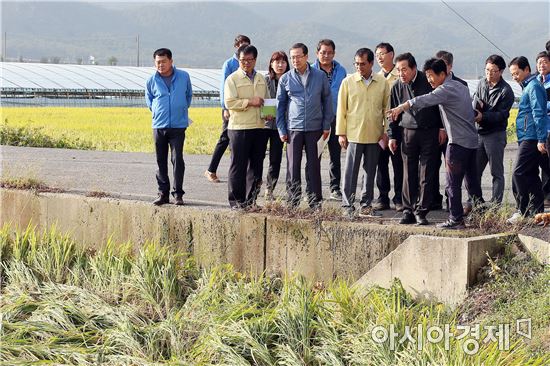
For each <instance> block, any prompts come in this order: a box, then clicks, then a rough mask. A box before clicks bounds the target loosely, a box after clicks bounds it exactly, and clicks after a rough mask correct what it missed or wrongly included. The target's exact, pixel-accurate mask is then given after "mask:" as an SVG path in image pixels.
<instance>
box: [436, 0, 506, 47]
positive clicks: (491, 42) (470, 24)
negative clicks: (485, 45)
mask: <svg viewBox="0 0 550 366" xmlns="http://www.w3.org/2000/svg"><path fill="white" fill-rule="evenodd" d="M440 1H441V2H442V3H443V4H444V5H445V6H446V7H448V8H449V9H451V11H452V12H453V13H455V14H456V15H457V16H458V17H459V18H460V19H462V20H463V21H464V22H466V24H468V25H469V26H470V27H472V29H473V30H475V31H476V32H477V33H479V35H480V36H482V37H483V38H485V39H486V40H487V41H489V43H490V44H492V45H493V46H495V47H496V49H498V50H499V51H500V52H502V53H503V54H504V56H506V57H508V58H510V56H508V54H507V53H506V52H504V51H503V50H502V49H501V48H500V47H499V46H497V45H496V44H495V43H494V42H493V41H491V40H490V39H489V38H487V37H486V36H485V35H484V34H483V33H482V32H481V31H480V30H479V29H477V28H476V27H474V25H473V24H472V23H470V22H469V21H468V20H466V18H464V17H463V16H462V15H460V13H458V12H457V11H456V10H454V9H453V8H452V7H451V6H450V5H449V4H447V3H446V2H445V1H443V0H440Z"/></svg>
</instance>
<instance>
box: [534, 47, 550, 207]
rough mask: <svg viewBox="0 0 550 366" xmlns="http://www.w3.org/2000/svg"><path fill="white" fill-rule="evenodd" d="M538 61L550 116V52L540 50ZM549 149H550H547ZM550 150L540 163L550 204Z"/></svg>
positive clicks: (544, 188) (546, 203) (548, 143)
mask: <svg viewBox="0 0 550 366" xmlns="http://www.w3.org/2000/svg"><path fill="white" fill-rule="evenodd" d="M536 61H537V71H538V75H537V79H539V80H540V82H541V83H542V86H544V89H545V90H546V99H547V102H546V108H547V110H548V115H549V116H550V54H549V53H548V52H546V51H542V52H539V54H538V55H537V58H536ZM546 146H550V125H549V126H548V138H547V139H546ZM547 150H549V149H547ZM549 157H550V152H549V153H548V155H541V159H540V161H539V165H540V168H541V171H542V191H543V193H544V205H545V206H550V162H549Z"/></svg>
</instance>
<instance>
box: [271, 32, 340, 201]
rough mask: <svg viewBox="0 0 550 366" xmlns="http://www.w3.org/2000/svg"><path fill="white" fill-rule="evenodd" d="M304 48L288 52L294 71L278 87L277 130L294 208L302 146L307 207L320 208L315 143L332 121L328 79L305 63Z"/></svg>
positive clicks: (299, 191)
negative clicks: (305, 162)
mask: <svg viewBox="0 0 550 366" xmlns="http://www.w3.org/2000/svg"><path fill="white" fill-rule="evenodd" d="M307 52H308V49H307V46H306V45H305V44H303V43H296V44H295V45H293V46H292V48H291V49H290V62H291V63H292V66H293V68H292V69H291V70H290V71H288V72H287V73H286V74H284V75H283V76H282V77H281V79H280V80H279V86H278V87H277V119H276V121H277V129H278V130H279V136H280V137H281V141H283V142H286V143H287V147H286V157H287V164H288V167H287V172H288V173H287V193H288V201H289V203H290V204H291V206H293V207H297V206H298V205H299V203H300V198H301V195H302V183H301V163H302V149H303V148H304V146H305V150H306V158H307V174H308V175H309V179H310V187H311V194H310V196H309V197H308V202H309V206H310V207H311V208H313V209H316V208H319V207H320V206H321V201H322V200H323V195H322V193H321V160H320V159H319V154H318V150H317V142H318V141H319V139H320V138H321V136H322V137H323V139H324V140H326V139H327V138H328V136H329V133H330V123H331V122H332V120H333V119H334V112H333V110H332V99H331V96H330V87H329V84H328V79H327V77H326V75H325V73H324V72H322V71H319V70H317V69H315V68H313V67H311V66H310V65H309V63H308V62H307Z"/></svg>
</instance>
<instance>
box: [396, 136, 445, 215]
mask: <svg viewBox="0 0 550 366" xmlns="http://www.w3.org/2000/svg"><path fill="white" fill-rule="evenodd" d="M438 137H439V129H437V128H430V129H410V128H404V129H403V142H402V143H401V154H402V158H403V208H404V210H407V211H410V212H416V213H423V214H427V213H428V211H429V210H430V206H431V203H432V198H433V195H434V193H433V192H434V190H435V176H436V175H437V164H438V162H437V160H438V159H439V154H440V152H439V141H438Z"/></svg>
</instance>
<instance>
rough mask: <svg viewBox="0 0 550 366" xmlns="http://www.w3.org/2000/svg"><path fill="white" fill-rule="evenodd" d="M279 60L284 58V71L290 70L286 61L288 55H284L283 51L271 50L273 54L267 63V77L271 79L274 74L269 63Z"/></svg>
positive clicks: (273, 77)
mask: <svg viewBox="0 0 550 366" xmlns="http://www.w3.org/2000/svg"><path fill="white" fill-rule="evenodd" d="M279 60H284V61H285V62H286V70H285V72H287V71H288V70H290V65H289V63H288V56H287V55H286V53H285V51H275V52H273V54H272V55H271V58H270V59H269V65H268V73H269V78H270V79H271V80H273V79H275V76H276V74H275V70H273V67H272V66H271V64H272V63H273V61H279Z"/></svg>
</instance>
